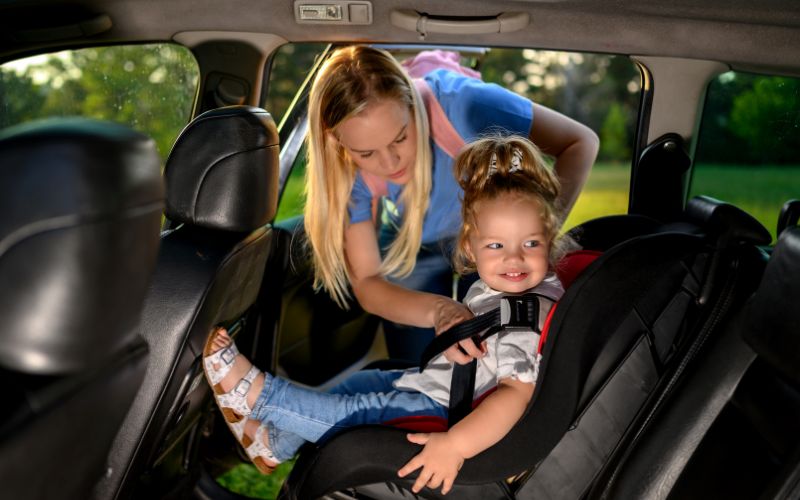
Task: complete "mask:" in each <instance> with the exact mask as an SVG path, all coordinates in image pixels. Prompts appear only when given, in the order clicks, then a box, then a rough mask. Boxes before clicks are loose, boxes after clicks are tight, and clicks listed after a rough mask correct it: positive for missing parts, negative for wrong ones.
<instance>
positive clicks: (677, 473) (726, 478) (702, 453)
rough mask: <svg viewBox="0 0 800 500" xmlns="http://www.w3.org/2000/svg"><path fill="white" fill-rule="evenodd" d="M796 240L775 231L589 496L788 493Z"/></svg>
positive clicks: (797, 386) (794, 441)
mask: <svg viewBox="0 0 800 500" xmlns="http://www.w3.org/2000/svg"><path fill="white" fill-rule="evenodd" d="M798 242H800V232H799V231H798V230H797V229H796V228H795V229H791V230H787V231H785V232H784V235H783V237H781V238H780V239H779V241H778V243H777V245H776V248H775V251H774V252H773V254H772V257H771V258H770V260H769V262H768V264H767V267H766V270H765V272H764V276H763V279H762V280H761V283H760V285H759V287H758V289H757V290H756V292H755V294H754V295H753V297H752V299H751V300H750V301H748V303H747V304H746V306H745V307H743V308H742V310H741V311H740V313H739V314H738V315H736V316H735V317H734V318H732V320H731V321H728V322H726V323H725V324H723V325H722V327H721V328H720V331H721V334H720V335H719V336H718V337H716V338H713V339H712V340H713V342H712V343H711V344H710V345H709V346H708V348H707V349H706V350H704V351H703V352H702V353H701V355H700V356H699V358H698V360H697V361H698V362H697V363H695V364H693V365H692V367H691V368H690V369H689V370H688V371H687V372H686V374H685V376H684V377H683V378H682V379H681V380H680V381H679V384H678V386H677V387H676V390H675V391H673V393H672V394H671V397H670V398H669V399H668V400H667V401H666V402H665V404H664V405H663V407H662V408H660V411H658V412H657V413H656V414H655V415H654V416H653V418H652V419H651V421H649V422H648V425H646V426H645V427H644V428H643V429H642V430H641V432H640V433H639V436H638V439H637V440H636V441H635V443H634V445H633V446H631V447H630V448H629V449H628V450H627V452H626V453H625V454H624V458H623V459H622V460H620V461H619V463H618V464H617V465H616V466H615V467H614V468H612V469H610V470H607V471H604V474H603V475H601V476H600V477H599V478H598V480H597V483H596V485H595V488H594V490H593V491H592V494H591V495H590V498H632V499H637V498H647V499H651V498H655V499H658V498H668V499H687V498H689V499H691V498H742V499H748V498H796V495H797V482H796V481H797V479H796V474H797V471H798V467H800V426H798V425H797V423H798V422H800V382H799V381H798V380H797V379H796V378H795V376H794V374H795V372H793V370H794V369H795V368H796V366H797V365H798V363H800V352H798V350H797V345H798V340H797V339H798V336H800V329H798V327H797V326H798V325H797V322H796V321H795V320H793V319H792V318H793V317H795V316H796V311H795V308H796V305H797V303H798V300H800V271H799V270H798V267H797V262H798V260H799V259H800V245H798ZM751 346H753V347H752V348H751ZM792 491H793V492H794V493H792Z"/></svg>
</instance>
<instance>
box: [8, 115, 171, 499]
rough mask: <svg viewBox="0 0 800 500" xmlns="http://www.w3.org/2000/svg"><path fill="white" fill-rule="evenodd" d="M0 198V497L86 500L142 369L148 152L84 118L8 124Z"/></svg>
mask: <svg viewBox="0 0 800 500" xmlns="http://www.w3.org/2000/svg"><path fill="white" fill-rule="evenodd" d="M0 190H2V195H0V210H2V211H3V214H4V217H3V219H2V221H0V281H2V283H3V287H2V291H0V315H1V317H3V319H4V320H5V321H6V322H7V323H6V324H5V325H4V328H3V330H2V333H0V352H1V353H2V355H1V356H0V383H2V385H3V387H4V393H3V399H4V404H3V407H4V411H3V415H2V417H1V418H0V464H2V465H0V483H2V495H3V497H4V498H25V499H51V498H88V497H89V496H90V494H91V491H92V488H93V487H94V485H95V484H96V483H97V481H99V479H100V478H101V476H102V475H103V473H104V472H105V469H104V465H105V461H106V456H107V455H108V452H109V449H110V447H111V443H112V440H113V439H114V435H115V434H116V432H117V430H118V428H119V424H120V422H121V421H122V419H123V418H124V416H125V412H126V411H127V409H128V407H129V406H130V403H131V401H132V400H133V398H134V396H135V394H136V391H137V390H138V388H139V384H140V383H141V381H142V379H143V378H144V373H145V368H146V362H147V357H146V355H147V348H146V345H145V344H144V342H142V340H141V339H140V338H139V337H138V335H137V333H138V328H139V325H138V322H139V314H140V312H141V308H142V303H143V300H144V295H145V292H146V289H147V284H148V282H149V279H150V275H151V272H152V270H153V267H154V266H155V260H156V255H157V250H158V243H159V240H158V232H159V226H160V222H161V212H162V208H163V193H164V190H163V185H162V180H161V173H160V171H159V161H158V155H157V153H156V150H155V144H154V143H153V141H152V140H150V139H149V138H147V137H145V136H143V135H141V134H138V133H135V132H133V131H131V130H128V129H126V128H124V127H122V126H119V125H116V124H113V123H102V122H95V121H89V120H84V119H69V120H54V121H50V122H39V123H33V124H30V125H25V126H22V127H18V128H14V129H9V130H7V131H6V132H4V133H3V135H2V137H0Z"/></svg>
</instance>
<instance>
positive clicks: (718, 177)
mask: <svg viewBox="0 0 800 500" xmlns="http://www.w3.org/2000/svg"><path fill="white" fill-rule="evenodd" d="M798 109H800V79H796V78H787V77H780V76H764V75H756V74H750V73H741V72H733V71H730V72H727V73H723V74H722V75H720V76H718V77H717V78H715V79H714V80H713V81H712V82H711V83H710V84H709V86H708V91H707V94H706V101H705V106H704V109H703V115H702V118H701V123H700V129H699V133H698V137H697V145H696V148H695V165H694V168H693V173H692V179H691V184H690V187H689V196H690V197H691V196H695V195H700V194H704V195H708V196H712V197H714V198H718V199H720V200H723V201H726V202H728V203H732V204H734V205H736V206H738V207H739V208H741V209H743V210H745V211H747V212H748V213H750V214H751V215H752V216H753V217H755V218H756V219H758V220H759V221H760V222H761V223H762V224H764V225H765V226H766V227H767V229H769V230H770V232H771V233H772V235H773V238H774V237H775V233H776V225H777V220H778V215H779V213H780V209H781V206H782V205H783V204H784V203H785V202H786V201H787V200H789V199H791V198H800V114H798V111H797V110H798Z"/></svg>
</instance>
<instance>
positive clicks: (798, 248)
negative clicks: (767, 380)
mask: <svg viewBox="0 0 800 500" xmlns="http://www.w3.org/2000/svg"><path fill="white" fill-rule="evenodd" d="M798 305H800V227H793V228H789V229H786V230H785V231H784V232H783V233H781V236H780V238H778V243H777V244H776V245H775V250H774V251H773V252H772V256H771V257H770V259H769V262H768V263H767V268H766V270H765V271H764V277H763V278H762V279H761V284H759V286H758V290H756V293H755V295H753V298H752V300H751V301H750V302H749V303H748V304H747V307H746V309H745V318H746V319H745V324H744V338H745V340H746V341H747V343H748V344H750V346H751V347H752V348H753V350H754V351H756V352H757V353H758V354H759V355H760V356H762V357H763V358H764V359H765V360H766V361H767V362H768V363H769V364H770V365H772V366H774V367H775V368H776V369H777V370H778V371H780V372H781V373H782V374H783V375H785V376H786V377H788V378H789V380H791V381H792V382H793V383H794V384H797V385H798V386H800V315H798V313H797V307H798Z"/></svg>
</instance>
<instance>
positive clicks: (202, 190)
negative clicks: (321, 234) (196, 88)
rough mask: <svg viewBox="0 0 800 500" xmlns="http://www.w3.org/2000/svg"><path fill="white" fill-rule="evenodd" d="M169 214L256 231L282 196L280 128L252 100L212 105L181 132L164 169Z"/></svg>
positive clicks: (220, 226) (206, 224)
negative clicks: (240, 103) (244, 102)
mask: <svg viewBox="0 0 800 500" xmlns="http://www.w3.org/2000/svg"><path fill="white" fill-rule="evenodd" d="M164 176H165V178H166V182H167V210H166V215H167V217H168V218H169V219H171V220H172V221H174V222H183V223H187V224H192V225H196V226H200V227H205V228H209V229H221V230H225V231H232V232H245V231H252V230H254V229H256V228H258V227H261V226H263V225H264V224H266V223H267V222H269V221H270V220H271V219H272V218H273V217H274V216H275V212H276V210H277V200H278V131H277V128H276V127H275V122H274V121H273V120H272V116H270V114H269V113H267V112H266V111H265V110H263V109H260V108H254V107H251V106H229V107H225V108H220V109H215V110H211V111H207V112H205V113H203V114H202V115H200V116H198V117H197V118H196V119H194V120H193V121H192V122H191V123H190V124H189V125H187V126H186V128H185V129H184V130H183V132H181V134H180V136H179V137H178V139H177V140H176V142H175V145H174V146H173V148H172V151H171V152H170V155H169V159H168V160H167V165H166V168H165V171H164Z"/></svg>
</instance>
